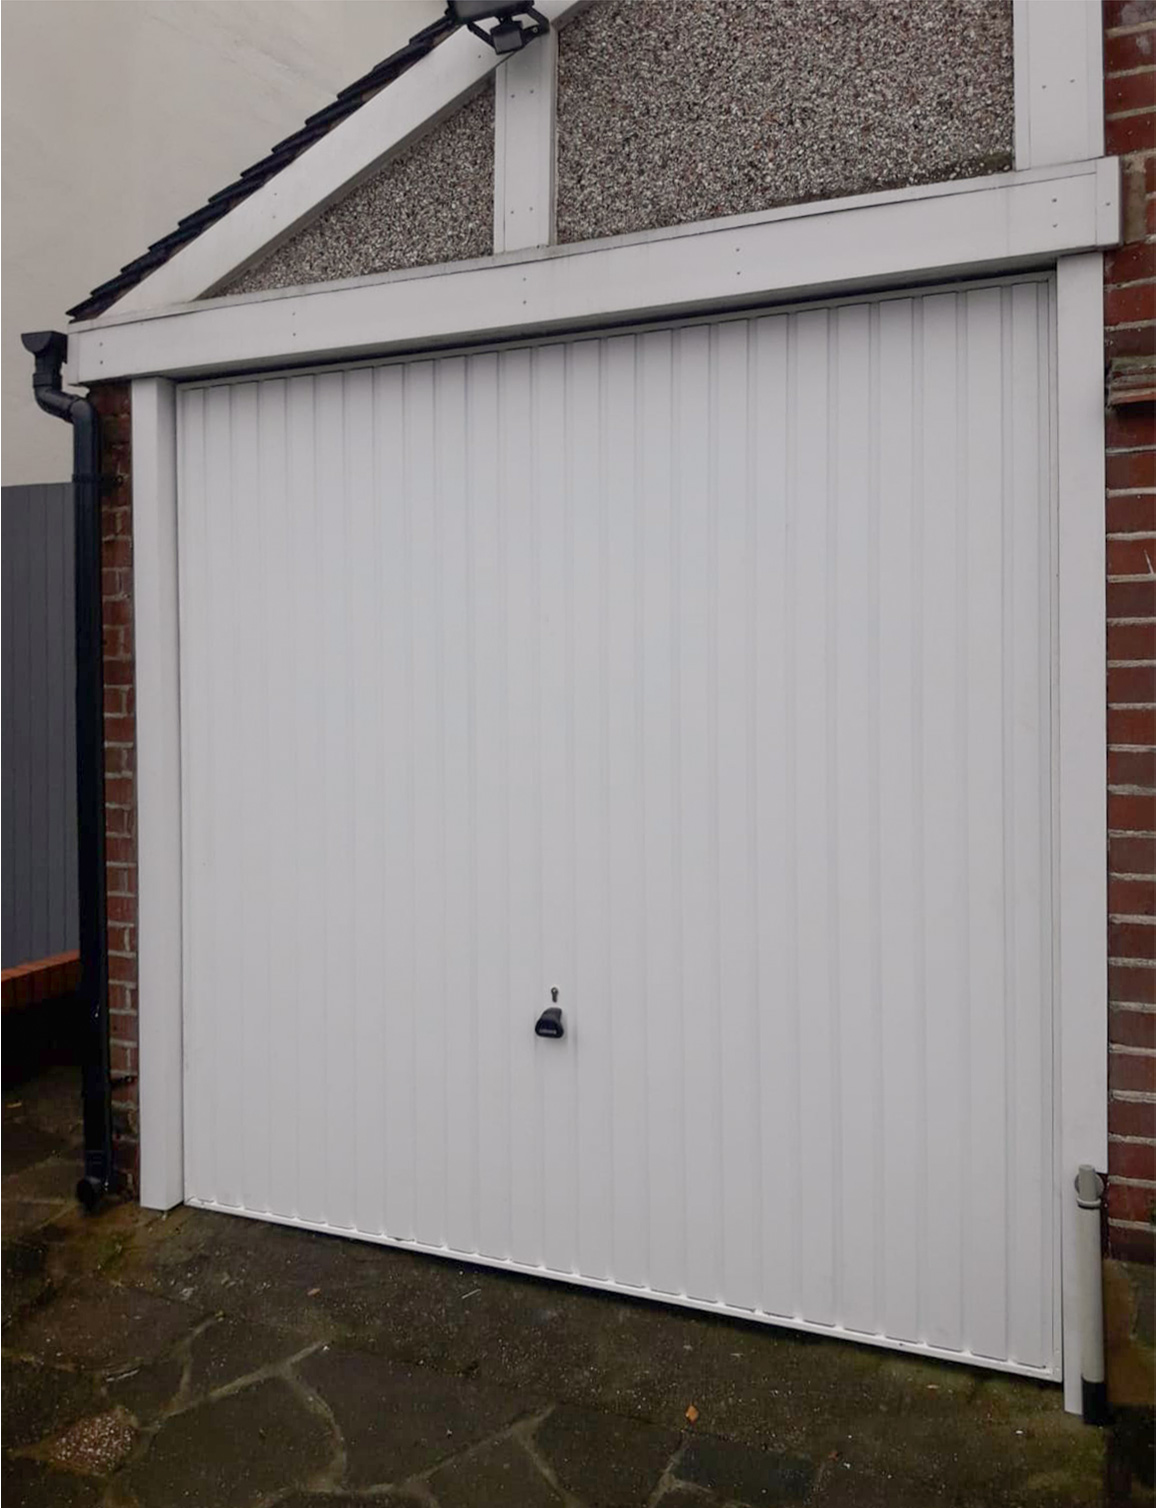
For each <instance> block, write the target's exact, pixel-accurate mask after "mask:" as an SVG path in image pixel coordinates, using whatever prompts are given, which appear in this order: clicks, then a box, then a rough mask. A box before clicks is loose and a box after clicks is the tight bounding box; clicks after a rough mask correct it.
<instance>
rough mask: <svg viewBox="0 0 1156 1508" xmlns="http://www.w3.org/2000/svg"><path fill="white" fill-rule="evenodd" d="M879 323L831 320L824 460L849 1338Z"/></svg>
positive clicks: (870, 1039) (864, 1269) (871, 959)
mask: <svg viewBox="0 0 1156 1508" xmlns="http://www.w3.org/2000/svg"><path fill="white" fill-rule="evenodd" d="M877 315H878V309H877V306H873V305H862V304H861V305H858V306H851V307H850V308H846V309H840V310H839V311H838V313H837V314H836V315H835V318H834V329H833V331H832V336H833V347H834V369H833V371H832V374H831V404H830V411H829V419H828V422H829V424H830V430H831V434H832V436H833V447H832V449H833V455H832V474H831V476H830V478H829V496H830V498H831V519H832V527H831V544H830V548H831V552H832V560H831V566H830V578H829V579H830V580H831V585H832V597H831V601H830V603H829V615H828V621H829V623H830V625H831V633H832V656H831V658H832V666H831V673H830V676H829V679H828V684H827V696H828V701H829V704H830V707H831V711H830V712H829V714H828V728H829V735H828V736H829V737H830V739H831V741H832V745H833V747H834V749H835V770H834V778H833V786H832V789H831V791H830V792H829V793H828V802H829V810H830V812H831V814H832V827H833V831H834V834H835V842H836V846H835V849H834V860H835V862H834V865H833V870H834V874H835V877H836V878H835V886H834V889H835V895H834V907H833V909H834V916H833V924H832V939H833V940H834V942H835V947H834V948H833V950H832V951H833V953H834V954H835V955H836V956H837V958H838V961H839V962H838V977H837V979H836V981H835V993H836V997H837V999H838V1002H839V1014H838V1033H837V1036H836V1042H835V1054H836V1074H837V1085H838V1091H837V1099H838V1102H839V1104H840V1106H841V1110H840V1114H839V1124H838V1128H837V1135H838V1139H837V1142H836V1146H835V1154H834V1155H835V1164H836V1168H837V1177H836V1186H835V1196H836V1200H837V1202H838V1203H837V1218H838V1219H839V1222H840V1231H841V1239H840V1241H839V1244H838V1248H837V1263H838V1267H837V1271H836V1281H837V1284H838V1289H839V1293H840V1304H839V1308H838V1312H837V1318H838V1319H839V1321H840V1322H841V1323H842V1324H844V1325H846V1326H847V1327H848V1328H849V1329H852V1330H860V1331H865V1332H867V1333H871V1332H872V1331H875V1330H877V1329H878V1328H879V1324H880V1317H879V1315H878V1314H877V1305H876V1281H877V1266H878V1263H877V1239H876V1231H877V1230H880V1229H882V1224H881V1221H882V1213H881V1207H882V1187H881V1184H882V1176H881V1175H882V1138H881V1135H880V1132H881V1129H882V1107H881V1104H880V1083H879V1080H880V1057H879V1054H880V1050H881V1038H882V1031H881V1026H882V1022H881V1019H880V1004H879V997H878V976H877V968H876V953H877V937H878V910H877V906H878V891H877V887H876V886H875V884H874V880H873V876H874V871H875V867H876V857H875V849H876V843H877V827H878V821H877V808H876V805H875V793H876V792H877V790H878V783H879V774H878V767H877V751H876V748H875V742H874V740H873V739H872V736H871V735H872V730H873V717H874V712H873V709H874V708H875V707H876V706H877V705H878V695H879V687H878V667H877V665H876V663H875V660H874V651H875V637H876V633H877V628H876V624H875V621H874V617H873V603H872V592H873V589H874V582H875V579H876V574H875V573H876V570H877V562H875V561H874V557H873V531H874V529H875V527H876V518H875V509H876V506H877V498H876V496H875V492H874V483H875V459H876V458H875V451H874V437H875V435H876V434H877V432H878V419H877V416H876V413H875V411H874V404H875V402H876V401H877V398H878V388H877V386H876V384H875V383H873V382H872V372H871V365H872V356H873V350H874V344H875V341H876V340H877V338H878V335H877V330H876V329H875V327H874V326H875V321H876V319H877Z"/></svg>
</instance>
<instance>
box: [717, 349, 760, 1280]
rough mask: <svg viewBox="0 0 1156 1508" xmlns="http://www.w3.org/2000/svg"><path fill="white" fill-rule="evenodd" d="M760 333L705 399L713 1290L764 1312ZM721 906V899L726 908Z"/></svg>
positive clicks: (721, 366)
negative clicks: (758, 713)
mask: <svg viewBox="0 0 1156 1508" xmlns="http://www.w3.org/2000/svg"><path fill="white" fill-rule="evenodd" d="M754 338H755V327H754V326H752V325H750V324H749V323H746V322H738V321H736V322H735V323H734V324H727V325H720V326H719V327H718V329H717V331H716V332H715V381H714V383H713V384H712V392H711V413H710V423H711V433H712V437H713V442H714V444H713V455H712V457H711V463H712V473H713V483H714V485H713V509H712V511H713V514H714V535H715V538H714V569H713V572H712V575H711V578H710V580H709V583H708V584H709V587H710V590H711V592H712V595H713V598H714V601H713V604H712V618H713V622H714V628H715V633H716V636H717V655H716V661H715V663H716V676H717V679H716V683H715V695H714V706H713V707H711V708H710V709H709V710H710V715H711V716H712V718H713V719H714V722H715V747H714V758H715V769H714V771H713V782H712V786H713V791H714V793H715V794H714V800H715V803H716V810H717V858H716V863H717V876H716V884H717V894H716V896H715V897H714V898H713V901H712V904H713V906H714V914H715V925H716V926H717V929H718V936H717V941H716V960H717V971H718V972H717V983H716V985H715V989H716V991H717V996H718V1039H719V1040H718V1043H717V1045H716V1048H715V1051H716V1053H717V1065H718V1072H719V1074H720V1083H721V1103H720V1106H719V1127H718V1136H719V1138H720V1139H719V1142H718V1143H717V1151H718V1156H719V1178H718V1191H717V1192H718V1199H719V1204H720V1216H719V1235H720V1247H721V1262H720V1265H719V1269H718V1273H717V1289H718V1293H719V1294H720V1296H721V1295H723V1294H725V1295H726V1296H727V1299H728V1302H729V1303H731V1304H733V1305H735V1306H736V1307H738V1308H740V1309H748V1310H754V1309H757V1308H759V1307H760V1305H761V1303H762V1300H763V1297H764V1294H763V1278H762V1273H761V1271H760V1265H761V1264H760V1261H759V1243H760V1236H761V1223H762V1207H763V1200H764V1198H765V1192H764V1187H763V1185H764V1174H763V1166H762V1163H763V1159H762V1141H761V1134H760V1133H761V1127H760V1116H759V1108H760V1095H759V1058H760V1052H759V1045H760V1040H761V1035H762V1033H761V1021H760V1012H759V995H758V979H757V974H756V963H757V959H756V939H757V937H758V909H757V904H758V898H757V890H756V885H755V860H756V854H757V846H756V843H757V836H756V831H755V824H754V790H755V780H756V776H757V766H756V762H755V757H754V709H755V698H754V695H753V682H754V670H755V666H756V664H757V662H758V657H757V655H756V654H755V645H756V643H757V640H756V638H755V634H754V631H753V629H754V625H753V621H752V619H753V612H754V605H755V601H756V598H755V595H754V591H753V590H752V585H753V571H754V553H753V544H754V537H755V519H756V516H757V509H758V494H757V490H756V478H755V472H754V464H753V463H754V455H753V445H752V440H753V432H752V429H751V425H750V418H751V403H752V398H751V392H750V383H751V369H752V351H751V343H752V341H753V340H754ZM724 898H725V903H724Z"/></svg>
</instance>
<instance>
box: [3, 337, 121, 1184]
mask: <svg viewBox="0 0 1156 1508" xmlns="http://www.w3.org/2000/svg"><path fill="white" fill-rule="evenodd" d="M21 338H22V339H23V341H24V348H25V350H27V351H31V353H32V355H33V356H34V357H35V358H36V370H35V372H34V373H33V377H32V391H33V393H34V395H35V397H36V401H37V403H38V404H39V405H40V407H41V408H42V409H43V410H44V411H45V413H48V414H53V415H54V416H55V417H56V418H57V419H64V420H65V421H66V422H67V423H68V424H71V425H72V498H73V502H72V518H73V538H74V540H75V560H74V572H73V582H74V592H75V597H76V820H77V828H78V835H77V836H78V841H77V860H78V863H77V868H78V870H79V886H78V894H79V898H80V998H81V1006H82V1008H83V1013H84V1025H83V1040H82V1043H81V1052H82V1082H83V1094H84V1177H83V1178H81V1179H80V1181H79V1182H78V1183H77V1185H76V1197H77V1198H78V1199H79V1200H80V1202H81V1204H83V1205H84V1207H85V1208H86V1209H94V1208H95V1206H96V1205H97V1204H98V1203H99V1201H100V1198H101V1195H102V1194H104V1193H105V1192H106V1190H107V1189H108V1187H109V1184H110V1182H111V1178H112V1102H111V1101H112V1096H111V1088H110V1080H109V1063H108V933H107V930H106V922H107V908H106V904H105V877H104V665H103V643H102V637H101V576H100V565H101V562H100V422H99V417H98V415H97V412H96V409H95V408H94V407H93V405H92V404H91V403H90V402H89V400H88V399H87V398H82V397H80V395H79V394H76V393H66V392H64V390H63V388H62V387H61V382H60V369H61V367H62V366H63V364H64V358H65V355H66V354H67V351H68V337H67V336H66V335H62V334H60V332H59V331H57V330H38V331H36V332H35V333H33V334H31V335H25V336H22V337H21Z"/></svg>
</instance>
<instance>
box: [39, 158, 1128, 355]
mask: <svg viewBox="0 0 1156 1508" xmlns="http://www.w3.org/2000/svg"><path fill="white" fill-rule="evenodd" d="M1119 199H1120V190H1119V166H1118V164H1117V163H1116V161H1115V160H1114V159H1103V160H1101V161H1099V162H1081V163H1073V164H1069V165H1067V166H1065V167H1062V168H1053V169H1048V170H1043V171H1036V172H1030V173H1008V174H1002V175H999V176H996V177H991V178H987V179H982V180H975V181H973V182H971V183H967V184H960V183H951V184H939V185H935V186H933V187H930V188H923V189H919V190H900V191H898V192H895V193H888V194H877V195H864V196H861V197H859V198H857V199H854V200H845V201H842V202H839V201H831V202H829V203H827V204H824V205H806V206H797V207H795V208H793V209H790V210H779V211H770V212H767V213H765V214H763V215H754V216H744V217H742V218H741V219H739V220H737V221H724V222H713V223H712V222H709V221H708V222H704V223H703V224H701V225H697V226H689V227H687V226H683V227H679V228H677V229H675V230H673V231H667V232H661V233H655V232H650V233H647V234H645V235H642V236H637V237H620V238H618V239H616V240H615V241H612V242H587V243H583V244H580V245H575V246H561V247H559V246H555V247H546V248H540V249H537V250H534V251H528V252H525V253H521V254H518V255H515V256H509V255H507V256H505V257H500V258H489V259H486V260H485V261H482V262H475V263H462V264H458V265H456V266H449V267H438V268H426V269H421V270H420V271H416V272H412V273H392V274H386V275H385V276H382V277H378V278H371V279H361V280H359V281H357V282H355V283H350V284H346V285H343V286H337V287H332V286H324V285H323V286H321V287H318V288H313V289H310V290H308V291H304V292H301V291H299V292H291V293H274V294H257V295H249V296H247V297H237V298H232V299H221V300H219V301H213V302H209V303H196V304H192V305H185V306H183V307H178V308H175V309H169V310H163V311H156V312H154V313H151V314H149V315H147V316H144V317H138V318H136V319H134V320H127V319H125V318H123V317H117V316H116V315H114V314H107V315H104V316H102V317H101V319H99V320H94V321H91V322H89V323H88V324H83V325H77V326H74V327H73V329H72V331H70V335H69V369H68V370H69V378H70V380H71V381H74V382H77V383H89V382H102V381H107V380H110V379H114V378H123V377H132V376H143V375H152V376H198V375H204V374H205V373H210V372H214V371H219V372H229V371H236V370H239V369H245V368H257V367H265V368H272V367H276V366H285V365H290V364H299V363H304V362H309V361H323V360H329V359H332V358H335V357H342V356H349V357H358V356H363V355H369V354H379V353H385V352H389V351H393V350H403V349H404V350H416V349H421V348H423V347H435V346H446V345H452V344H464V343H468V342H470V341H476V340H482V339H491V338H506V337H517V336H522V335H533V334H537V333H545V332H548V331H550V330H551V329H578V328H582V327H592V326H596V325H610V324H614V323H617V322H620V321H627V320H645V319H654V318H662V317H664V316H666V315H670V314H677V313H682V312H691V311H696V310H701V309H709V308H712V307H713V308H720V309H724V308H726V307H741V306H750V305H755V304H758V303H764V302H767V303H769V302H772V301H776V300H785V299H787V298H794V297H801V296H810V295H816V296H817V295H819V294H824V293H830V292H838V291H842V290H846V289H853V288H856V289H857V288H866V287H871V286H875V287H879V286H887V285H891V286H902V285H904V284H906V283H914V282H919V281H926V280H930V279H933V278H939V277H951V276H956V275H965V274H979V273H986V272H996V271H1009V270H1014V269H1016V268H1018V267H1023V266H1028V265H1032V264H1043V263H1047V262H1049V261H1053V260H1055V258H1057V257H1059V256H1063V255H1068V254H1071V253H1074V252H1081V251H1090V250H1095V249H1098V248H1102V247H1106V246H1113V245H1115V244H1117V242H1118V239H1119Z"/></svg>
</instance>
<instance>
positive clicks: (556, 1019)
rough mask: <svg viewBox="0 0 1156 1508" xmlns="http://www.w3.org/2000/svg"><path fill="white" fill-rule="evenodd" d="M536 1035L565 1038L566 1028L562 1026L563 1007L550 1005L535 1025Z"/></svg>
mask: <svg viewBox="0 0 1156 1508" xmlns="http://www.w3.org/2000/svg"><path fill="white" fill-rule="evenodd" d="M534 1035H535V1036H536V1037H564V1036H565V1035H566V1028H565V1027H564V1026H563V1025H562V1007H561V1006H560V1005H548V1006H547V1007H546V1009H545V1010H544V1011H543V1012H542V1014H541V1015H540V1016H539V1017H538V1019H537V1021H535V1023H534Z"/></svg>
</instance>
